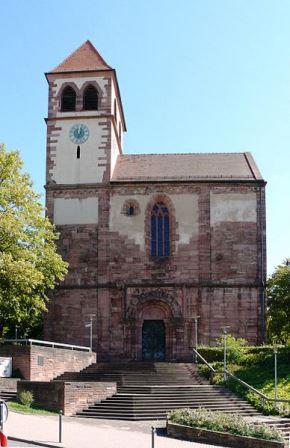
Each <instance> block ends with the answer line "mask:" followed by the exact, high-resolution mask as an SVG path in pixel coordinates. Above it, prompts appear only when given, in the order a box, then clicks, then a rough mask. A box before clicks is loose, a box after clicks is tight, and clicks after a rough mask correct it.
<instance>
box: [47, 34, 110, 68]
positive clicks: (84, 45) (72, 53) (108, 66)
mask: <svg viewBox="0 0 290 448" xmlns="http://www.w3.org/2000/svg"><path fill="white" fill-rule="evenodd" d="M86 47H89V48H90V49H91V50H92V51H93V52H94V53H95V55H96V56H97V57H98V58H99V59H100V62H101V64H103V65H104V66H105V67H106V68H107V69H109V70H113V68H112V67H111V66H110V65H108V64H107V62H106V61H105V59H104V58H103V57H102V56H101V54H100V53H99V52H98V50H97V49H96V47H95V46H94V45H93V44H92V42H91V41H90V40H89V39H87V40H86V41H85V42H84V43H82V44H81V45H80V46H79V47H78V48H77V49H76V50H74V51H72V52H71V53H70V54H69V55H68V56H67V57H66V58H65V59H64V60H63V61H62V62H61V63H60V64H58V65H57V66H56V67H54V68H53V69H52V70H50V71H49V72H48V73H54V72H55V73H57V72H58V71H59V69H60V67H62V66H65V65H66V63H67V62H69V60H70V59H71V58H72V57H73V56H75V55H77V53H79V52H80V51H81V50H82V49H85V48H86ZM92 70H93V69H87V71H92ZM96 70H97V69H96ZM64 71H66V72H68V73H69V72H70V71H72V72H73V71H76V70H74V69H71V70H68V69H64ZM81 71H86V70H85V69H81ZM60 73H61V70H60Z"/></svg>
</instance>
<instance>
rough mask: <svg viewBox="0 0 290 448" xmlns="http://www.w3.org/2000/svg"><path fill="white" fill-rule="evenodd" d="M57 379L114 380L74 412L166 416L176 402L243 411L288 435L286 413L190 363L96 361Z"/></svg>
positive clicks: (113, 416)
mask: <svg viewBox="0 0 290 448" xmlns="http://www.w3.org/2000/svg"><path fill="white" fill-rule="evenodd" d="M55 380H64V381H85V382H88V381H105V382H109V381H113V382H116V383H117V393H116V394H115V395H113V396H112V397H109V398H107V399H106V400H102V401H101V402H97V403H94V404H92V405H91V406H89V407H88V408H86V409H83V410H82V411H79V412H77V414H76V416H77V417H83V418H91V419H112V420H113V419H115V420H164V419H165V418H166V414H167V412H168V411H170V410H173V409H178V408H191V409H195V408H199V407H203V408H206V409H211V410H219V411H223V412H229V413H232V414H233V413H234V414H239V415H242V416H243V417H246V418H247V419H249V420H251V421H252V422H254V423H261V422H264V423H266V424H267V425H269V426H275V427H276V428H278V429H280V431H281V432H282V433H283V434H284V437H285V440H286V439H287V440H288V439H289V433H290V419H285V418H279V417H265V416H263V415H261V414H260V413H259V412H258V411H257V410H256V409H255V408H254V407H253V406H251V405H250V404H249V403H248V402H247V401H246V400H245V399H242V398H239V397H237V396H236V395H234V394H233V393H231V392H230V391H228V390H227V389H224V388H223V387H220V386H214V385H210V384H209V383H208V382H207V381H206V380H204V379H203V378H201V377H200V376H199V374H198V372H197V368H196V366H195V365H194V364H189V363H165V362H163V363H149V362H130V363H99V364H92V365H90V366H89V367H86V368H85V369H83V370H82V371H81V372H74V373H72V372H66V373H64V374H62V375H60V376H59V377H57V378H56V379H55Z"/></svg>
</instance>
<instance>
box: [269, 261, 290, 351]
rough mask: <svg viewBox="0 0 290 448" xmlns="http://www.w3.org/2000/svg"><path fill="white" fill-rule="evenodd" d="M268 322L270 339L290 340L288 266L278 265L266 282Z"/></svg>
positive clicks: (284, 341)
mask: <svg viewBox="0 0 290 448" xmlns="http://www.w3.org/2000/svg"><path fill="white" fill-rule="evenodd" d="M267 301H268V322H267V330H268V337H269V339H270V341H272V342H277V343H281V344H285V343H289V342H290V266H288V265H287V264H286V263H285V264H283V265H280V266H278V267H277V268H276V269H275V271H274V273H273V274H272V275H271V277H270V278H269V279H268V282H267Z"/></svg>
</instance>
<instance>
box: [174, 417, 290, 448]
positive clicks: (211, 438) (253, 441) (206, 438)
mask: <svg viewBox="0 0 290 448" xmlns="http://www.w3.org/2000/svg"><path fill="white" fill-rule="evenodd" d="M167 434H168V435H169V436H171V437H174V438H177V439H184V440H190V441H192V442H199V443H210V444H215V445H219V446H223V447H230V448H284V447H285V445H284V442H274V441H272V440H264V439H257V438H254V437H245V436H238V435H234V434H230V433H226V432H219V431H210V430H208V429H203V428H191V427H190V426H184V425H178V424H176V423H170V422H167Z"/></svg>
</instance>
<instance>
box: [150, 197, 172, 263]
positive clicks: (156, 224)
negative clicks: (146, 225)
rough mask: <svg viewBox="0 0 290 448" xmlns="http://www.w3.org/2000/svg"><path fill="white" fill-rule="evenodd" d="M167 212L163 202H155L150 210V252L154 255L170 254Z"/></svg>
mask: <svg viewBox="0 0 290 448" xmlns="http://www.w3.org/2000/svg"><path fill="white" fill-rule="evenodd" d="M169 227H170V226H169V212H168V208H167V207H166V205H165V204H163V202H158V203H156V204H155V205H154V206H153V208H152V211H151V245H150V254H151V255H152V256H156V257H168V256H169V255H170V231H169Z"/></svg>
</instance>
